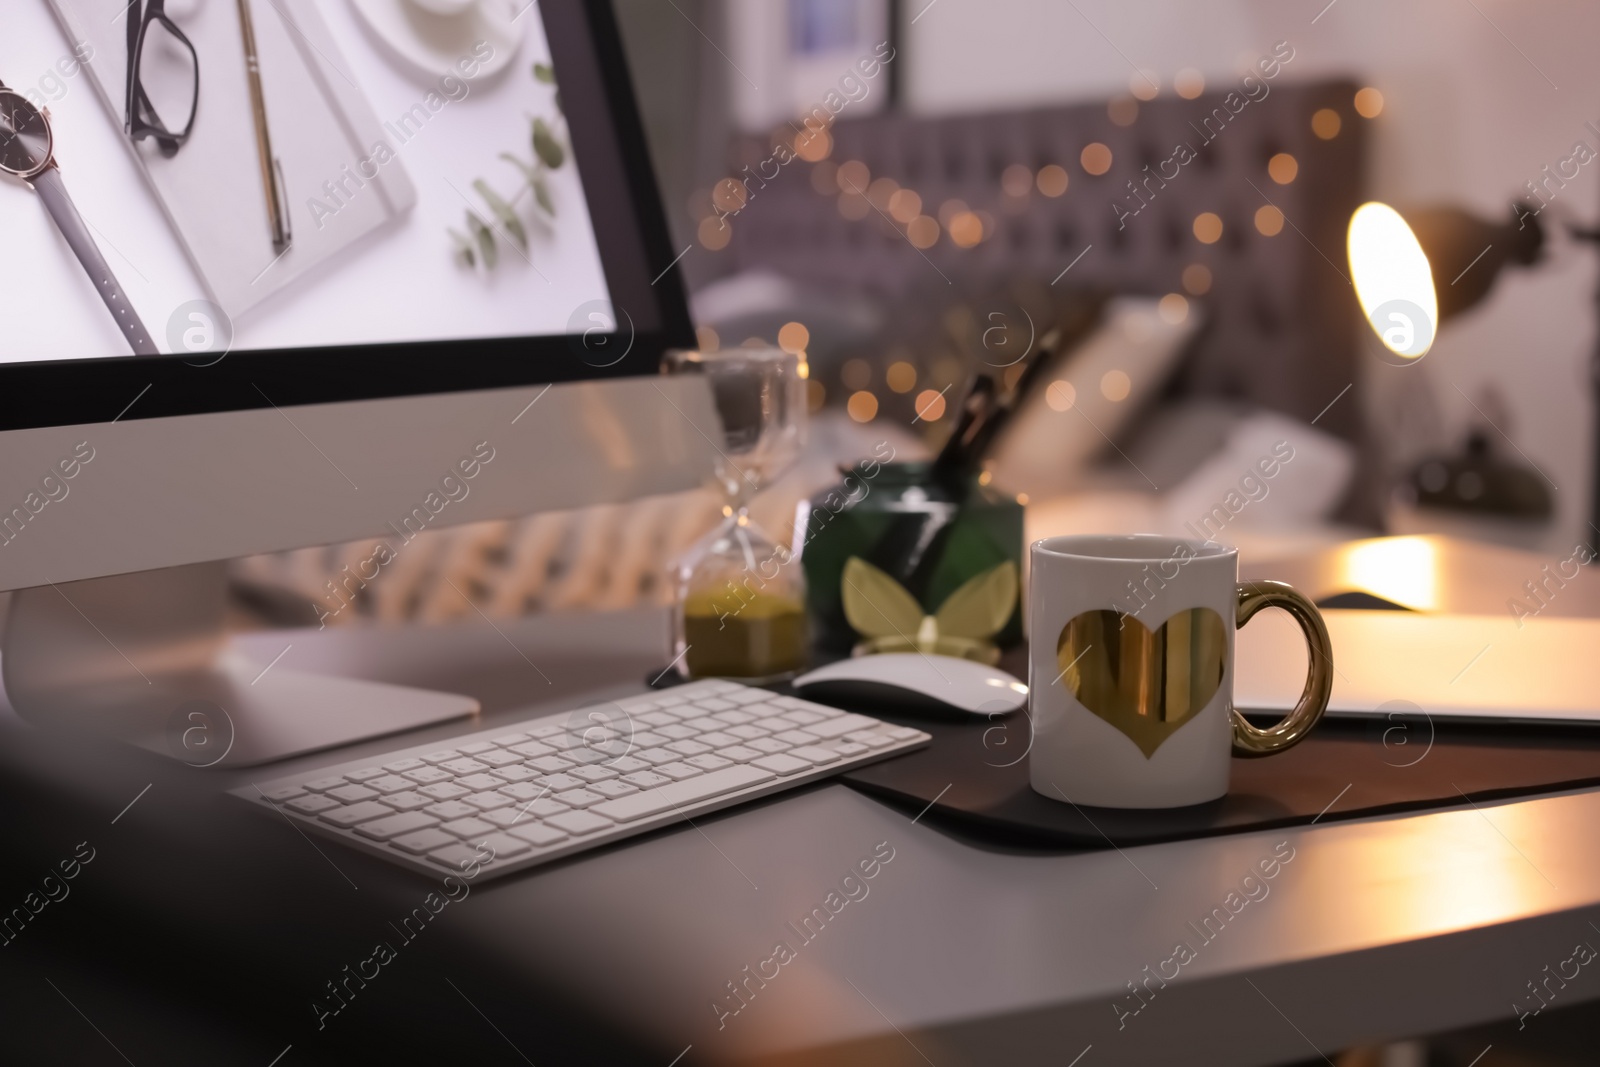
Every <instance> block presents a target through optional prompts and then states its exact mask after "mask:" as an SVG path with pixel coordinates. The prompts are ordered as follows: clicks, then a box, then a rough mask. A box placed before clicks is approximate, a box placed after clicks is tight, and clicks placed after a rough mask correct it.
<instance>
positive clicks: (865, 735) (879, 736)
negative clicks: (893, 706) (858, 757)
mask: <svg viewBox="0 0 1600 1067" xmlns="http://www.w3.org/2000/svg"><path fill="white" fill-rule="evenodd" d="M845 740H846V741H853V742H855V743H856V744H858V745H866V746H867V747H868V748H882V747H884V746H885V745H892V744H894V738H892V737H890V736H889V735H888V733H887V732H885V731H881V730H857V731H856V732H855V733H852V734H846V735H845Z"/></svg>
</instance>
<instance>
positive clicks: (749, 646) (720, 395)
mask: <svg viewBox="0 0 1600 1067" xmlns="http://www.w3.org/2000/svg"><path fill="white" fill-rule="evenodd" d="M667 369H668V373H672V374H704V375H705V376H706V377H707V378H708V379H710V385H711V391H712V395H713V397H714V398H715V401H716V407H717V413H718V415H719V416H721V419H722V435H721V436H720V437H718V436H716V434H715V432H714V431H713V430H712V428H710V427H707V428H706V432H708V433H710V434H711V436H712V437H713V439H714V441H715V443H716V446H717V451H718V458H717V461H716V465H715V484H716V487H717V488H718V490H719V491H720V492H721V493H722V494H723V498H724V499H723V507H722V514H723V519H722V521H721V522H720V523H719V524H718V525H717V527H716V529H714V530H712V531H711V532H710V533H709V534H707V535H706V536H705V537H703V538H701V539H700V540H699V541H697V542H696V543H695V544H694V545H693V546H692V547H691V548H690V549H689V551H688V553H687V554H685V556H684V557H683V559H682V560H680V561H679V563H678V565H677V568H676V575H675V579H676V589H675V593H676V598H675V603H674V612H673V617H674V623H675V625H674V627H673V644H674V647H673V650H672V651H673V654H674V656H675V657H676V660H675V662H676V663H677V664H678V671H679V673H680V674H682V675H684V676H685V677H691V678H704V677H710V676H715V677H727V678H741V679H744V680H747V681H751V680H763V681H771V680H775V679H779V678H783V677H786V676H788V675H791V674H793V673H794V672H795V671H797V670H799V669H800V668H801V667H803V666H804V665H805V658H806V651H807V647H808V640H807V633H806V613H805V599H806V598H805V577H804V574H803V573H802V571H801V568H800V561H799V559H798V558H797V556H796V555H793V554H791V551H790V549H789V548H788V547H787V546H785V545H780V544H776V543H774V542H773V540H772V539H771V538H770V537H768V536H767V535H766V534H765V533H764V532H762V531H761V530H760V529H759V528H758V527H757V526H756V525H755V523H754V522H752V521H751V519H750V512H749V502H750V498H751V497H752V496H754V495H755V493H756V492H757V491H758V490H760V489H763V488H765V487H766V486H768V485H770V484H772V482H773V481H774V480H775V479H776V478H777V477H778V476H779V475H781V474H782V473H783V472H784V471H786V470H787V469H788V468H789V467H790V465H792V464H793V463H794V461H795V459H796V458H797V457H798V455H799V451H800V447H801V445H802V444H803V443H804V439H805V418H806V392H805V381H804V379H802V378H801V376H800V358H799V357H798V356H795V355H792V354H790V353H788V352H784V351H782V350H780V349H776V348H736V349H731V350H728V351H724V352H714V353H706V352H672V353H669V354H668V357H667Z"/></svg>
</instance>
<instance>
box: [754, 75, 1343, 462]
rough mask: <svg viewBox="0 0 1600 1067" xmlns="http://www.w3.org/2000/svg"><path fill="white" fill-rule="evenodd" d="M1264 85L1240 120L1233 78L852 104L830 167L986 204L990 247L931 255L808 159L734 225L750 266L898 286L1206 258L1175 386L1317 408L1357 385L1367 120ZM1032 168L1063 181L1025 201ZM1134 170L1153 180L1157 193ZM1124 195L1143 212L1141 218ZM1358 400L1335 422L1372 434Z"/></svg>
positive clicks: (1080, 273)
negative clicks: (1203, 227) (1157, 89)
mask: <svg viewBox="0 0 1600 1067" xmlns="http://www.w3.org/2000/svg"><path fill="white" fill-rule="evenodd" d="M1260 84H1265V85H1267V86H1268V87H1269V89H1270V91H1269V92H1268V93H1267V94H1266V95H1265V96H1262V97H1260V99H1257V100H1250V101H1249V102H1247V103H1246V104H1245V105H1244V106H1243V107H1242V108H1239V109H1238V110H1237V112H1236V113H1235V112H1233V111H1231V110H1230V109H1229V108H1228V107H1227V103H1226V102H1225V98H1226V97H1228V96H1229V95H1230V94H1229V92H1228V91H1227V90H1224V91H1222V92H1214V93H1208V94H1205V95H1203V96H1201V97H1199V98H1198V99H1194V100H1184V99H1179V98H1176V97H1171V96H1163V97H1161V98H1159V99H1157V100H1154V101H1149V102H1144V103H1135V102H1134V101H1132V100H1130V99H1123V100H1121V101H1119V102H1117V103H1116V104H1115V105H1113V106H1112V107H1111V108H1108V106H1107V105H1105V104H1081V105H1072V106H1066V107H1048V108H1037V109H1031V110H1023V111H1006V112H998V113H988V114H974V115H960V116H950V117H939V118H920V117H915V116H909V115H900V114H889V115H881V116H872V117H866V118H860V119H852V118H850V117H849V113H848V111H846V112H845V113H844V114H843V115H841V117H840V118H839V119H838V120H837V121H836V122H835V123H834V125H833V126H832V128H831V130H830V133H831V136H832V138H833V151H832V153H831V155H830V157H829V159H830V160H831V162H832V163H835V164H838V163H843V162H845V161H849V160H859V161H860V162H862V163H865V164H866V166H867V167H868V169H869V170H870V172H871V174H872V176H873V177H874V178H875V179H876V178H878V177H880V176H883V177H888V178H891V179H893V180H894V181H895V182H896V183H897V184H898V185H900V186H902V187H904V188H908V189H912V190H914V191H916V192H917V193H918V194H919V195H920V197H921V200H922V203H923V205H925V206H924V207H923V209H922V210H923V211H924V212H925V213H930V214H931V213H933V212H935V211H937V209H938V205H941V204H943V203H945V202H946V201H948V200H950V199H960V200H962V201H964V202H965V203H966V204H967V205H968V206H969V207H970V209H971V210H972V211H974V212H978V213H980V214H982V215H985V216H986V218H985V222H986V224H987V225H986V227H985V231H986V232H985V236H984V239H983V240H982V241H981V243H979V244H978V245H977V246H976V247H972V248H960V247H957V246H956V245H955V244H954V243H953V242H952V240H951V238H950V234H949V233H948V232H942V233H941V234H940V236H939V239H938V241H937V243H935V244H934V245H933V246H932V247H929V248H927V249H926V250H920V251H919V250H918V249H917V248H914V247H912V245H911V243H910V242H909V241H908V239H907V237H906V235H905V229H906V227H905V226H903V225H901V224H898V223H895V222H893V221H892V220H891V219H889V218H888V217H887V216H886V214H885V213H883V212H881V211H879V210H877V209H874V210H871V211H868V212H866V214H865V217H864V218H861V219H860V220H859V221H852V220H849V219H847V218H845V217H844V215H843V214H841V211H840V210H839V207H840V205H839V203H838V198H837V197H836V196H834V195H826V194H823V193H819V192H817V191H816V189H814V188H813V183H812V182H811V181H808V180H807V175H806V173H805V172H806V171H807V170H808V169H810V165H809V164H806V163H803V162H798V161H797V162H795V163H793V164H791V165H790V167H789V168H788V170H789V171H792V172H796V173H785V174H783V175H781V176H780V177H778V178H776V179H775V180H773V181H771V182H769V183H768V184H767V185H766V186H765V187H763V188H760V189H759V190H758V191H757V192H756V195H755V197H754V198H752V199H751V201H750V202H749V203H748V204H747V207H746V210H744V211H742V212H740V213H739V214H738V215H737V217H735V218H734V219H733V235H732V240H731V244H730V247H729V252H730V254H731V255H732V257H733V259H734V261H735V263H736V264H737V266H738V267H739V268H741V269H749V268H766V269H770V270H774V271H776V272H778V273H780V274H784V275H787V276H789V277H793V278H796V279H798V280H802V281H805V282H811V283H816V284H817V285H819V286H829V287H836V288H840V289H850V290H860V291H872V292H876V293H880V294H882V295H884V296H888V297H891V298H894V297H899V296H903V295H904V294H905V293H906V292H908V291H913V290H916V289H920V288H924V287H928V286H930V285H931V286H934V287H938V286H943V285H944V284H945V283H944V281H942V280H941V275H942V276H943V277H944V278H948V279H949V280H950V282H951V284H952V285H955V286H958V287H959V286H961V285H962V284H963V280H969V281H980V280H981V279H982V278H984V277H985V276H993V275H995V274H998V273H1005V274H1009V275H1013V276H1014V275H1017V274H1018V273H1031V274H1033V275H1034V276H1036V277H1038V278H1041V279H1044V280H1046V281H1049V280H1051V279H1055V278H1057V277H1058V276H1059V275H1060V274H1061V272H1062V271H1063V270H1064V269H1065V268H1067V267H1068V266H1069V264H1071V269H1070V271H1067V273H1066V275H1065V277H1064V278H1063V279H1062V281H1061V283H1060V284H1062V285H1064V286H1065V285H1077V286H1099V287H1105V288H1111V289H1116V290H1120V291H1129V292H1141V293H1151V294H1159V293H1167V292H1183V291H1184V286H1183V272H1184V268H1185V267H1186V266H1189V265H1190V264H1201V265H1204V266H1205V267H1207V268H1209V270H1210V272H1211V281H1212V284H1211V288H1210V291H1209V292H1208V293H1206V294H1205V296H1204V297H1203V299H1204V300H1205V301H1206V304H1207V310H1208V320H1209V323H1210V325H1209V328H1208V329H1207V331H1206V333H1205V334H1204V336H1203V337H1201V338H1200V339H1199V341H1198V342H1197V346H1196V348H1195V350H1194V351H1193V352H1192V353H1191V357H1190V359H1189V360H1188V361H1187V363H1186V364H1185V366H1184V367H1183V368H1182V369H1181V371H1180V372H1179V375H1178V380H1177V382H1176V388H1177V389H1178V390H1180V391H1182V392H1185V393H1189V394H1196V395H1205V396H1221V397H1228V398H1239V399H1244V400H1247V401H1251V402H1254V403H1258V404H1260V405H1262V406H1264V407H1267V408H1271V409H1274V410H1277V411H1281V412H1284V413H1286V414H1289V415H1292V416H1294V417H1296V418H1299V419H1302V420H1305V421H1310V420H1311V419H1313V418H1315V417H1316V416H1317V415H1318V414H1319V413H1320V412H1322V411H1323V409H1324V408H1326V407H1327V406H1328V404H1329V403H1330V402H1331V401H1333V400H1334V398H1335V397H1336V396H1338V395H1339V394H1340V392H1341V390H1344V389H1345V387H1346V386H1347V385H1349V384H1350V383H1351V382H1353V381H1355V374H1354V363H1355V358H1356V354H1357V349H1356V344H1357V333H1356V326H1357V319H1356V306H1355V301H1354V299H1353V297H1352V295H1351V291H1350V287H1349V283H1348V281H1347V279H1346V277H1345V270H1346V269H1345V267H1344V263H1343V260H1344V231H1345V226H1346V223H1347V221H1348V219H1349V217H1350V213H1351V212H1352V211H1353V210H1354V209H1355V208H1356V207H1357V206H1358V205H1359V204H1360V203H1361V201H1362V199H1363V197H1362V195H1361V193H1362V183H1363V173H1364V170H1363V160H1364V154H1365V153H1364V130H1363V124H1364V120H1363V119H1361V118H1360V117H1358V116H1357V114H1356V112H1355V109H1354V107H1353V103H1352V101H1353V98H1354V94H1355V89H1356V86H1355V85H1353V84H1349V83H1346V82H1343V81H1332V82H1315V83H1304V84H1293V83H1290V82H1287V81H1282V80H1280V81H1273V82H1266V83H1260ZM1256 92H1257V94H1258V95H1259V92H1260V90H1259V88H1258V89H1256ZM1241 99H1246V98H1245V97H1244V94H1243V93H1242V91H1241V92H1239V93H1237V94H1234V95H1233V96H1232V99H1231V101H1230V102H1231V103H1233V104H1234V105H1235V106H1236V107H1237V105H1238V103H1239V101H1240V100H1241ZM1132 110H1136V114H1134V115H1133V117H1132V121H1131V122H1129V123H1128V124H1127V125H1119V124H1118V123H1116V122H1114V121H1113V119H1112V113H1113V111H1116V113H1117V117H1118V118H1120V119H1123V120H1127V119H1128V118H1129V115H1130V111H1132ZM1324 110H1329V111H1332V112H1333V113H1334V114H1336V115H1337V116H1338V119H1339V124H1338V126H1339V129H1338V132H1337V133H1336V134H1334V135H1333V136H1331V137H1328V138H1324V137H1322V136H1319V135H1318V133H1316V132H1314V131H1313V123H1312V117H1313V115H1315V114H1316V113H1318V112H1320V111H1324ZM1216 113H1220V117H1219V114H1216ZM1330 124H1331V123H1330V120H1329V119H1328V117H1327V116H1323V117H1322V118H1321V119H1320V120H1319V125H1320V126H1321V129H1322V132H1323V133H1327V132H1328V126H1329V125H1330ZM1208 137H1209V140H1208V139H1207V138H1208ZM1094 143H1098V144H1101V145H1104V146H1105V147H1106V148H1108V149H1109V150H1110V156H1111V165H1110V168H1109V170H1106V171H1105V173H1103V174H1101V175H1098V176H1097V175H1094V174H1091V173H1089V172H1088V170H1086V169H1085V166H1084V161H1083V160H1082V159H1081V156H1080V154H1081V153H1082V151H1083V149H1084V148H1085V146H1088V145H1090V144H1094ZM1179 144H1186V145H1188V146H1190V147H1191V148H1192V149H1193V150H1194V153H1195V154H1194V157H1193V158H1192V159H1190V160H1189V161H1188V162H1186V163H1185V162H1182V161H1181V159H1180V158H1175V156H1174V150H1175V148H1176V146H1178V145H1179ZM738 152H739V155H740V156H741V158H740V162H741V163H743V162H747V161H749V159H751V158H755V159H761V158H765V157H766V156H768V155H769V154H770V148H768V147H767V146H766V145H765V144H764V143H762V142H756V141H752V142H750V143H748V144H745V145H742V146H741V147H740V148H739V150H738ZM1278 153H1287V154H1289V155H1290V156H1292V157H1293V158H1294V161H1295V163H1296V164H1297V173H1296V174H1295V176H1294V178H1293V180H1291V181H1289V182H1287V183H1283V184H1280V183H1279V182H1277V181H1275V180H1273V178H1272V177H1270V176H1269V174H1268V161H1269V160H1270V159H1272V157H1274V156H1275V155H1277V154H1278ZM1089 162H1091V163H1092V162H1093V160H1092V159H1091V160H1089ZM1015 164H1022V165H1024V166H1026V167H1028V168H1030V169H1031V170H1033V171H1034V172H1036V173H1037V172H1038V171H1039V170H1040V169H1041V168H1043V167H1045V166H1047V165H1049V164H1056V165H1058V166H1060V167H1062V168H1064V169H1065V170H1066V172H1067V174H1068V176H1069V183H1068V188H1067V190H1066V192H1065V194H1064V195H1060V196H1057V197H1048V196H1045V195H1043V194H1042V193H1041V192H1040V191H1039V190H1038V188H1037V187H1036V188H1035V189H1034V190H1033V191H1032V192H1030V193H1029V194H1028V195H1026V196H1021V197H1012V196H1008V195H1007V194H1006V193H1005V192H1004V191H1003V189H1002V180H1001V179H1002V175H1003V174H1004V173H1005V170H1006V168H1008V167H1011V166H1013V165H1015ZM1146 167H1149V168H1150V169H1149V171H1148V172H1147V171H1146V170H1145V168H1146ZM769 169H770V168H769ZM751 170H752V172H754V171H755V168H754V167H752V168H751ZM1174 171H1176V173H1175V175H1174ZM1163 175H1166V176H1167V177H1163ZM1130 181H1134V182H1138V183H1140V185H1141V189H1145V190H1148V192H1147V193H1146V197H1147V202H1145V203H1143V204H1142V206H1140V205H1141V201H1140V200H1136V199H1133V197H1132V194H1131V193H1130V191H1129V187H1128V183H1129V182H1130ZM750 187H751V189H753V190H755V189H756V188H757V187H756V185H755V184H754V183H753V182H752V183H751V186H750ZM1113 204H1122V205H1123V208H1124V210H1129V211H1131V209H1132V208H1133V207H1135V206H1140V210H1139V211H1138V212H1137V214H1129V215H1124V214H1122V213H1121V212H1120V211H1118V210H1116V209H1114V208H1113V206H1112V205H1113ZM858 206H859V205H858ZM1270 206H1275V207H1276V208H1277V209H1278V210H1279V211H1281V213H1282V216H1283V220H1284V221H1283V224H1282V225H1281V228H1280V229H1279V231H1278V232H1277V233H1276V234H1275V235H1273V236H1265V235H1264V234H1263V233H1262V232H1260V231H1258V229H1257V226H1256V213H1257V210H1258V209H1261V208H1268V207H1270ZM1203 212H1212V213H1215V214H1216V215H1218V216H1220V218H1221V220H1222V235H1221V238H1220V240H1217V241H1216V242H1215V243H1211V244H1206V243H1202V242H1201V241H1200V240H1199V239H1198V237H1197V236H1196V234H1195V228H1194V224H1195V219H1196V217H1197V216H1199V215H1200V214H1201V213H1203ZM1269 213H1270V212H1269ZM1267 221H1268V225H1269V228H1270V222H1271V220H1270V219H1269V220H1267ZM923 225H924V226H926V225H927V224H926V223H924V224H923ZM1085 249H1088V251H1087V252H1086V251H1085ZM1080 255H1081V258H1078V257H1080ZM930 265H931V266H932V267H933V268H936V269H937V272H938V273H937V274H936V273H935V271H934V270H931V269H930ZM1354 400H1355V397H1354V395H1351V396H1347V397H1345V398H1344V401H1345V402H1343V403H1340V404H1337V405H1334V407H1333V408H1332V409H1330V410H1328V412H1327V414H1326V415H1325V416H1324V417H1323V418H1322V419H1320V420H1319V421H1318V425H1319V426H1320V427H1322V428H1324V429H1327V430H1329V431H1330V432H1332V433H1335V434H1338V435H1340V436H1343V437H1346V438H1348V439H1356V438H1357V437H1358V430H1359V426H1360V418H1359V412H1360V405H1359V404H1358V403H1356V402H1354Z"/></svg>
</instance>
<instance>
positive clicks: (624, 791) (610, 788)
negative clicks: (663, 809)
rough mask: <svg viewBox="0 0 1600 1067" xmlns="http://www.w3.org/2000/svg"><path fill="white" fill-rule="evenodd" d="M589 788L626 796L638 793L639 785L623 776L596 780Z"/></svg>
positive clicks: (617, 795) (607, 794)
mask: <svg viewBox="0 0 1600 1067" xmlns="http://www.w3.org/2000/svg"><path fill="white" fill-rule="evenodd" d="M697 758H699V759H704V758H705V757H704V756H700V757H697ZM589 790H590V792H594V793H599V794H600V795H601V796H605V797H625V796H627V795H628V794H629V793H637V792H638V791H639V787H638V786H636V785H629V784H628V783H627V782H624V781H623V780H622V779H621V778H613V779H612V780H611V781H609V782H596V783H594V784H593V785H591V786H590V787H589Z"/></svg>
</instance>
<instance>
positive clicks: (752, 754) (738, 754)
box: [717, 745, 767, 763]
mask: <svg viewBox="0 0 1600 1067" xmlns="http://www.w3.org/2000/svg"><path fill="white" fill-rule="evenodd" d="M766 754H767V753H765V752H762V751H761V750H760V749H758V748H751V747H750V746H749V745H729V746H728V747H727V748H719V749H717V755H719V756H721V757H722V758H723V759H728V760H732V761H733V762H735V763H749V762H750V761H751V760H758V759H760V758H761V757H762V756H765V755H766Z"/></svg>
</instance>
